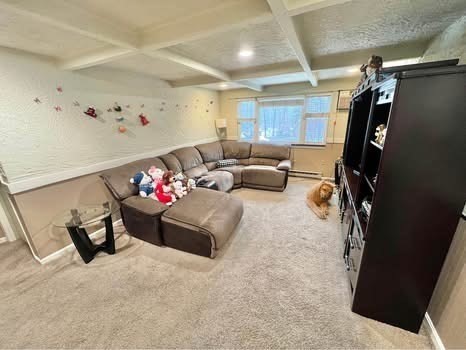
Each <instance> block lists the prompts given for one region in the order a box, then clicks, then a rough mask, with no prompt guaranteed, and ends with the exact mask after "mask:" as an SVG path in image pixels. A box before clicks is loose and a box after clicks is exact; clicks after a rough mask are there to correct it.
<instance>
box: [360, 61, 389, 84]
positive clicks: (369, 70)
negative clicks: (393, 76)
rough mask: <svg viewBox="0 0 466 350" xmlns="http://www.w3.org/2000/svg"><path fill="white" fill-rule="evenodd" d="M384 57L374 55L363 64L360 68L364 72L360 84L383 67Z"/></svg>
mask: <svg viewBox="0 0 466 350" xmlns="http://www.w3.org/2000/svg"><path fill="white" fill-rule="evenodd" d="M382 65H383V59H382V57H381V56H376V55H372V56H371V57H370V58H369V60H368V61H367V63H365V64H363V65H362V66H361V68H359V70H360V71H361V72H362V74H361V80H360V81H359V83H358V86H359V85H361V84H362V83H363V82H364V81H365V80H366V79H367V78H368V77H370V76H371V75H372V74H373V73H375V72H377V71H379V70H380V68H382Z"/></svg>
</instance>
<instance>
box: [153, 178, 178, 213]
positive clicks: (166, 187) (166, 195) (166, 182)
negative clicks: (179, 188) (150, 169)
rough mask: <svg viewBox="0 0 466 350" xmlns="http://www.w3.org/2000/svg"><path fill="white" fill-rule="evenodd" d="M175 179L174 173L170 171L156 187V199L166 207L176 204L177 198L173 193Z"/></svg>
mask: <svg viewBox="0 0 466 350" xmlns="http://www.w3.org/2000/svg"><path fill="white" fill-rule="evenodd" d="M173 179H174V177H173V171H171V170H169V171H167V172H165V173H164V174H163V177H162V180H159V181H158V182H157V185H156V186H155V199H157V200H158V201H159V202H161V203H164V204H166V205H172V204H173V203H175V202H176V197H175V195H174V194H173V193H172V191H171V183H172V182H173Z"/></svg>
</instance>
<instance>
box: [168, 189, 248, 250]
mask: <svg viewBox="0 0 466 350" xmlns="http://www.w3.org/2000/svg"><path fill="white" fill-rule="evenodd" d="M242 215H243V202H242V201H241V199H239V198H236V197H234V196H232V195H230V194H228V193H222V192H219V191H212V190H207V189H204V188H198V189H196V190H194V191H193V192H192V193H190V194H189V195H188V196H186V197H185V198H182V199H181V200H180V201H179V202H177V203H176V205H174V206H173V207H171V208H170V209H169V210H167V211H166V212H165V213H164V214H163V216H162V225H163V236H164V241H165V244H166V245H167V246H169V247H172V248H176V249H180V250H184V251H188V252H191V253H194V254H199V255H204V256H209V257H211V258H213V257H215V255H216V253H217V250H218V249H220V248H221V247H222V246H223V245H224V244H225V243H226V241H227V240H228V238H229V237H230V235H231V233H232V232H233V230H234V229H235V228H236V226H237V225H238V223H239V222H240V220H241V217H242Z"/></svg>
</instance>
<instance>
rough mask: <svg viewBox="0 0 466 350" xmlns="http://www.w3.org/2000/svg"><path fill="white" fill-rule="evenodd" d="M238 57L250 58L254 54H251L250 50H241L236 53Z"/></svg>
mask: <svg viewBox="0 0 466 350" xmlns="http://www.w3.org/2000/svg"><path fill="white" fill-rule="evenodd" d="M238 55H239V57H251V56H252V55H254V52H252V51H251V50H241V51H240V52H239V53H238Z"/></svg>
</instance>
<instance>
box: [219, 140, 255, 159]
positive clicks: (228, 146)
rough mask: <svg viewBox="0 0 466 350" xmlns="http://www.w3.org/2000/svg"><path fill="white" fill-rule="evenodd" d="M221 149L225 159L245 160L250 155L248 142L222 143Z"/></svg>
mask: <svg viewBox="0 0 466 350" xmlns="http://www.w3.org/2000/svg"><path fill="white" fill-rule="evenodd" d="M222 148H223V157H224V158H226V159H247V158H249V156H250V153H251V144H250V143H249V142H238V141H222Z"/></svg>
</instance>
